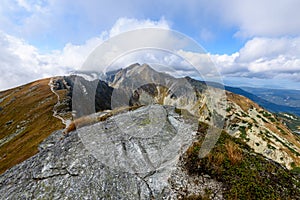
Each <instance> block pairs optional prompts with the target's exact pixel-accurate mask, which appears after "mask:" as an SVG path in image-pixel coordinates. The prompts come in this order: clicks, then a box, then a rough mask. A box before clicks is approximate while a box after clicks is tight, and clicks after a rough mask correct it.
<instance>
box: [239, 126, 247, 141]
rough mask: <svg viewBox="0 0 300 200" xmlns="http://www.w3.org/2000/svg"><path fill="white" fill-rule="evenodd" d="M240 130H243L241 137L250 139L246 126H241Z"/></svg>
mask: <svg viewBox="0 0 300 200" xmlns="http://www.w3.org/2000/svg"><path fill="white" fill-rule="evenodd" d="M239 131H240V132H241V134H240V137H241V138H242V139H243V140H246V141H249V140H250V139H249V138H247V132H246V127H245V126H240V128H239Z"/></svg>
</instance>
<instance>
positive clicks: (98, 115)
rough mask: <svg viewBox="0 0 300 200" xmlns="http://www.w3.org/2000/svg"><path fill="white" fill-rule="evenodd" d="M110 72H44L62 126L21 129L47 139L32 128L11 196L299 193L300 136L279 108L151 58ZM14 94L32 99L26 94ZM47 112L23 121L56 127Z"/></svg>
mask: <svg viewBox="0 0 300 200" xmlns="http://www.w3.org/2000/svg"><path fill="white" fill-rule="evenodd" d="M106 78H107V79H106V80H103V81H97V80H94V81H88V80H86V79H84V78H83V77H79V76H65V77H54V78H52V79H44V80H41V81H38V82H43V83H44V84H43V88H44V90H45V91H47V95H46V96H47V97H49V99H51V100H53V102H52V101H50V100H49V101H50V102H51V104H48V105H47V106H46V107H47V108H48V107H49V108H48V109H49V113H48V114H49V118H51V120H54V121H57V123H58V124H59V125H58V126H56V125H55V124H51V125H55V127H54V128H53V130H48V129H47V131H46V132H44V134H40V132H41V131H44V129H42V128H41V127H37V129H35V131H33V132H26V134H24V135H23V136H20V138H19V140H20V141H22V139H23V137H24V139H26V137H29V136H30V135H34V134H35V135H41V137H40V138H43V142H40V140H37V138H36V137H33V138H32V139H31V141H34V142H35V143H37V144H39V146H38V151H37V150H36V149H35V148H37V146H34V147H30V149H33V150H36V154H35V155H34V156H32V157H30V158H29V159H27V160H25V161H23V160H21V161H23V162H22V163H20V164H17V165H15V166H13V167H11V166H10V167H7V166H6V168H5V169H8V168H9V169H8V170H7V171H6V172H5V173H3V174H2V175H0V191H1V194H2V196H3V197H4V198H8V199H20V198H21V199H22V198H23V199H39V198H50V199H60V198H67V199H74V198H75V199H82V198H88V199H97V198H100V199H101V198H102V199H120V198H123V199H162V198H169V199H205V198H206V199H208V198H210V199H248V198H251V199H257V198H262V199H299V196H300V190H299V188H300V187H299V186H300V185H299V184H300V183H299V180H300V179H299V177H298V176H299V175H298V174H299V169H300V168H299V166H300V138H299V136H298V135H295V134H293V132H292V131H291V130H290V129H289V128H287V127H286V126H285V125H284V124H283V123H282V120H281V119H280V118H278V117H277V116H276V115H274V114H272V113H270V112H269V111H267V110H265V109H264V108H262V107H260V106H259V105H258V104H256V103H254V102H253V101H251V100H250V99H248V98H246V97H244V96H241V95H238V94H235V93H232V92H230V91H225V90H222V89H220V88H218V87H217V86H215V85H213V84H205V83H204V82H200V81H197V80H194V79H191V78H189V77H185V78H174V77H172V76H171V75H169V74H166V73H162V72H157V71H155V70H154V69H153V68H151V67H150V66H149V65H146V64H143V65H139V64H133V65H131V66H129V67H127V68H124V69H120V70H117V71H114V72H110V73H109V74H107V77H106ZM32 84H33V83H32ZM29 85H30V84H29ZM40 85H42V84H40ZM40 87H41V86H40ZM24 88H26V90H25V91H24V93H25V92H26V94H27V96H28V98H29V99H30V100H31V101H32V102H33V104H34V105H33V106H36V105H38V106H41V105H44V104H43V103H40V101H36V98H35V97H36V96H41V94H39V95H37V94H38V93H33V92H30V91H29V88H30V87H27V86H23V89H24ZM18 90H22V88H21V89H18ZM11 91H17V89H13V90H11ZM24 93H22V94H24ZM8 95H9V93H7V91H4V92H2V93H1V97H0V98H1V100H2V99H3V100H2V101H1V102H0V106H1V107H2V110H1V109H0V114H2V115H1V118H0V121H1V122H2V124H3V125H1V127H2V126H5V123H6V122H9V120H7V119H6V118H4V116H6V115H7V113H10V112H11V110H13V109H14V108H15V107H14V106H15V105H17V104H11V107H8V106H9V105H10V104H7V103H8V102H9V100H8V99H9V97H10V96H8ZM48 95H49V96H48ZM40 98H41V99H43V97H42V96H41V97H40ZM16 99H17V100H18V102H17V103H18V105H19V104H21V103H24V102H26V101H25V100H26V99H25V97H24V95H19V96H17V98H16ZM6 104H7V105H6ZM26 105H27V104H26ZM23 107H24V106H23ZM10 109H11V110H10ZM21 109H22V108H21V107H18V111H19V112H18V113H20V110H21ZM26 109H27V110H25V111H26V113H27V112H29V113H30V109H31V108H26ZM45 110H46V108H45V107H43V109H42V111H45ZM3 111H5V112H6V115H4V114H3ZM42 111H41V110H36V112H37V113H36V114H39V115H38V116H39V117H38V118H33V117H32V116H34V115H35V113H30V115H27V116H25V115H24V116H22V120H28V119H30V120H31V119H32V118H33V119H32V121H30V124H31V126H32V127H36V126H38V125H39V124H40V122H39V123H37V122H38V120H41V121H42V122H43V123H44V124H46V126H48V127H49V124H48V123H49V122H50V121H49V120H48V119H45V116H46V114H45V113H44V112H42ZM52 111H53V112H52ZM22 112H23V111H22ZM16 116H18V115H15V114H14V115H11V118H13V117H16ZM72 118H73V119H72ZM16 120H17V119H16V118H13V121H16ZM47 120H48V121H47ZM64 123H65V129H64V130H60V129H62V128H63V124H64ZM11 124H12V123H11ZM8 125H10V122H9V123H8ZM14 125H15V124H14ZM75 129H76V131H75ZM54 130H56V131H55V132H53V133H52V134H51V132H50V131H54ZM46 133H47V134H46ZM27 134H28V136H27ZM7 135H8V136H10V135H11V137H12V138H15V137H16V138H17V136H15V135H14V134H12V133H11V132H7ZM46 135H47V136H46ZM12 141H14V140H12ZM27 143H28V141H24V144H27ZM11 144H14V143H11ZM24 144H23V145H22V146H24ZM16 145H18V143H15V146H16ZM22 146H21V147H22ZM6 148H8V147H6ZM19 149H22V148H19ZM209 150H211V151H209ZM11 154H12V155H13V153H11ZM33 154H34V153H32V154H31V155H33ZM11 157H12V158H13V156H11ZM21 161H20V160H19V162H21ZM19 162H18V163H19ZM3 163H4V162H3ZM1 165H2V164H1Z"/></svg>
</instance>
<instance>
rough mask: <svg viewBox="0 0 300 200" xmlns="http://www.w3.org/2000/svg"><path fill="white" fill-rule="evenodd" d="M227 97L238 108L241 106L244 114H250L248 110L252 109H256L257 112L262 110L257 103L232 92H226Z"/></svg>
mask: <svg viewBox="0 0 300 200" xmlns="http://www.w3.org/2000/svg"><path fill="white" fill-rule="evenodd" d="M226 96H227V99H228V100H229V101H231V102H234V103H236V104H237V105H238V106H240V107H241V109H242V110H243V111H244V112H248V110H249V109H251V108H256V109H257V110H259V109H261V108H260V107H259V106H258V105H257V104H256V103H254V102H253V101H251V100H250V99H248V98H246V97H244V96H241V95H238V94H234V93H231V92H226Z"/></svg>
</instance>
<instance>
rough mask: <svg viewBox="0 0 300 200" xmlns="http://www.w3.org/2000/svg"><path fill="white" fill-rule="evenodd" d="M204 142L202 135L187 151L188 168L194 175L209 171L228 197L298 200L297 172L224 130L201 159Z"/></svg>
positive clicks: (299, 192) (298, 183)
mask: <svg viewBox="0 0 300 200" xmlns="http://www.w3.org/2000/svg"><path fill="white" fill-rule="evenodd" d="M202 141H203V138H199V140H198V141H196V142H194V143H193V145H192V146H190V147H189V149H188V150H187V151H186V153H185V155H184V156H183V158H184V163H185V168H186V169H187V171H188V173H189V174H190V175H192V176H201V175H203V174H208V175H209V176H210V177H212V178H213V179H215V180H217V181H219V182H222V183H223V187H224V191H223V196H224V198H225V199H295V198H298V197H299V196H300V187H299V186H300V181H299V180H298V179H297V178H296V176H295V175H294V174H293V173H294V172H291V171H288V170H286V169H285V168H282V167H280V165H278V164H276V163H274V162H272V161H269V160H266V159H265V158H264V157H263V156H261V155H258V154H255V153H254V152H253V151H252V150H251V149H250V147H249V146H248V145H247V144H245V143H244V142H243V141H242V140H241V139H239V138H233V137H231V136H230V135H228V134H227V133H225V132H222V134H221V137H220V138H219V141H218V142H217V144H216V145H215V147H214V148H213V150H212V151H211V152H210V153H209V154H208V156H206V157H205V158H202V159H200V158H199V156H198V153H199V149H200V147H201V144H202ZM297 170H298V169H297ZM194 196H195V197H197V195H194ZM198 196H199V198H198V199H201V198H202V196H201V195H200V194H199V195H198ZM200 197H201V198H200ZM194 199H197V198H194Z"/></svg>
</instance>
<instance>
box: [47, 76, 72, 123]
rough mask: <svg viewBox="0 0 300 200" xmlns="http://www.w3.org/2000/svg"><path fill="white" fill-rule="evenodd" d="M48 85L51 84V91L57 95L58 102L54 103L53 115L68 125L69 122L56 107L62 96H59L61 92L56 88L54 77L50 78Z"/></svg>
mask: <svg viewBox="0 0 300 200" xmlns="http://www.w3.org/2000/svg"><path fill="white" fill-rule="evenodd" d="M48 85H49V86H50V89H51V91H52V92H53V93H54V94H55V95H56V96H57V103H56V104H55V105H54V107H53V117H55V118H57V119H59V120H61V122H62V123H63V124H64V125H65V126H66V127H67V125H68V124H67V121H66V120H65V119H64V118H63V117H61V116H60V115H59V114H58V112H57V110H56V108H57V107H59V106H60V96H59V94H58V93H57V92H56V91H55V90H54V84H53V78H51V79H50V81H49V84H48Z"/></svg>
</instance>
